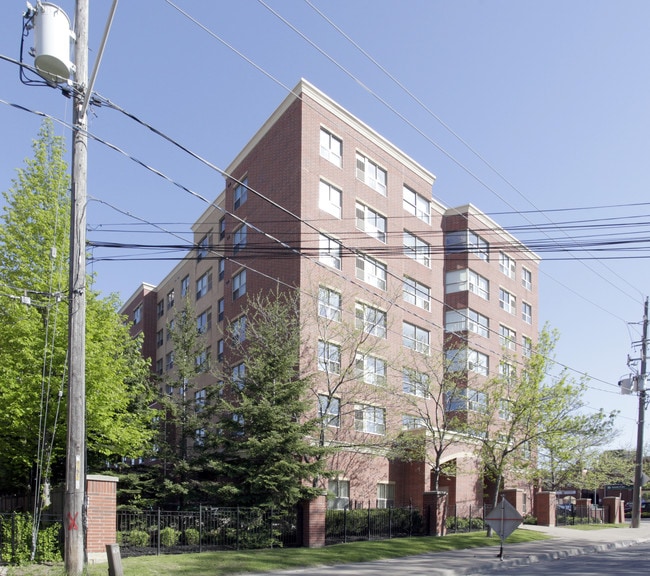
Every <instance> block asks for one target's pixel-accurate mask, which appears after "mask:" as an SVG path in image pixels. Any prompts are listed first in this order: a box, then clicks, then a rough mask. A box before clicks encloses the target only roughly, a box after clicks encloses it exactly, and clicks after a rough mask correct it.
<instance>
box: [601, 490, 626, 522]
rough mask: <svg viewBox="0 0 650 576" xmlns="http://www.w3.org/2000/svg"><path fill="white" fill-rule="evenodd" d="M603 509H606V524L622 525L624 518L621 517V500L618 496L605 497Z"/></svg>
mask: <svg viewBox="0 0 650 576" xmlns="http://www.w3.org/2000/svg"><path fill="white" fill-rule="evenodd" d="M603 508H604V509H605V518H604V521H605V522H609V523H611V524H620V523H621V522H623V519H624V518H625V517H624V516H621V499H620V498H619V497H618V496H605V498H603Z"/></svg>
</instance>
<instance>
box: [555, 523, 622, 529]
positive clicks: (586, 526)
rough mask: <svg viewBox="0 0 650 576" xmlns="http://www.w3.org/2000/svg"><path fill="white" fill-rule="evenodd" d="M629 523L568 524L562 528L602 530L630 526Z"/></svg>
mask: <svg viewBox="0 0 650 576" xmlns="http://www.w3.org/2000/svg"><path fill="white" fill-rule="evenodd" d="M629 527H630V525H629V524H567V525H566V526H562V528H572V529H573V530H602V529H603V528H629Z"/></svg>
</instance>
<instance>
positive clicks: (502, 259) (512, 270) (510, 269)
mask: <svg viewBox="0 0 650 576" xmlns="http://www.w3.org/2000/svg"><path fill="white" fill-rule="evenodd" d="M499 270H501V272H502V274H505V275H506V276H507V277H508V278H516V277H517V266H516V264H515V261H514V260H513V259H512V258H510V256H508V255H507V254H506V253H505V252H499Z"/></svg>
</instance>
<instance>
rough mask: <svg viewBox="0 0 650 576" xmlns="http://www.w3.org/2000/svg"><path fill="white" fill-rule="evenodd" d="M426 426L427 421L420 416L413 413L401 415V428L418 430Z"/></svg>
mask: <svg viewBox="0 0 650 576" xmlns="http://www.w3.org/2000/svg"><path fill="white" fill-rule="evenodd" d="M426 427H427V421H426V419H425V418H423V417H422V416H414V415H413V414H403V415H402V430H420V429H422V428H426Z"/></svg>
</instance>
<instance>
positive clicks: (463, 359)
mask: <svg viewBox="0 0 650 576" xmlns="http://www.w3.org/2000/svg"><path fill="white" fill-rule="evenodd" d="M445 357H446V359H447V369H448V370H449V371H450V372H465V371H467V370H469V371H471V372H474V373H476V374H480V375H481V376H487V375H488V373H489V371H490V359H489V357H488V355H487V354H483V353H482V352H479V351H478V350H471V349H462V350H447V351H446V352H445Z"/></svg>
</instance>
